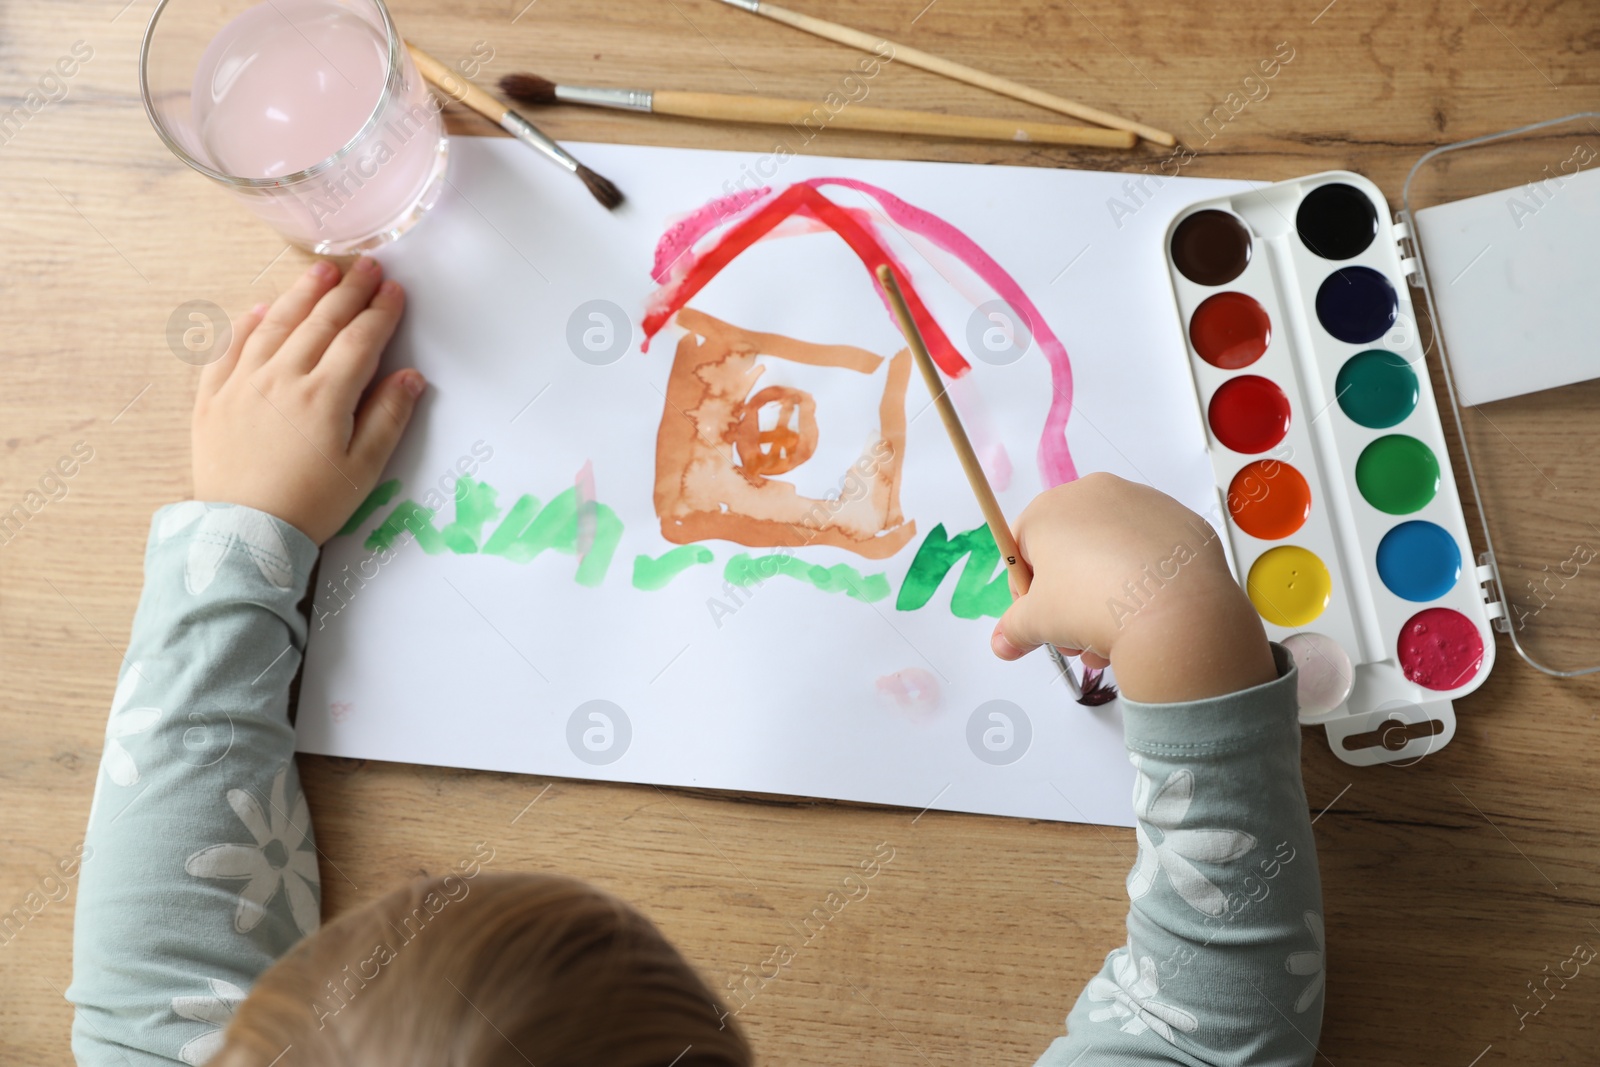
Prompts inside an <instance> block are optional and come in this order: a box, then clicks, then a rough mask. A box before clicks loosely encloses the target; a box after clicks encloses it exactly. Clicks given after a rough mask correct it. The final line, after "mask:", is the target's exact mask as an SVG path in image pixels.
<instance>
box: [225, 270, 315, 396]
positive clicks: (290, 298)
mask: <svg viewBox="0 0 1600 1067" xmlns="http://www.w3.org/2000/svg"><path fill="white" fill-rule="evenodd" d="M338 281H339V268H338V266H337V265H336V264H333V263H330V262H328V261H327V260H325V259H324V260H319V261H318V262H316V263H313V264H312V265H311V268H310V269H309V270H307V271H306V272H305V273H304V274H302V275H300V277H299V278H298V279H296V281H295V283H294V284H293V285H291V286H290V287H289V289H288V291H287V292H285V293H284V294H283V295H282V296H280V297H278V299H276V300H274V301H273V302H272V308H271V310H269V311H268V312H267V315H266V318H264V319H262V320H261V325H260V326H258V327H256V329H255V332H254V333H253V334H252V335H251V337H250V343H249V344H247V345H245V346H244V350H243V351H242V352H240V354H239V365H240V366H241V367H245V368H246V369H251V370H253V369H254V368H256V367H259V366H261V365H262V364H264V363H266V361H267V360H269V359H271V358H272V354H273V353H274V352H276V351H277V350H278V348H279V346H281V345H282V344H283V342H284V339H285V338H286V337H288V336H289V334H291V333H292V332H294V328H295V327H296V326H298V325H300V323H301V322H302V321H304V319H305V317H306V316H307V315H309V314H310V313H311V309H312V308H313V307H316V305H317V301H318V300H321V299H322V294H323V293H326V292H327V291H328V290H329V289H332V288H333V287H334V285H335V284H337V283H338Z"/></svg>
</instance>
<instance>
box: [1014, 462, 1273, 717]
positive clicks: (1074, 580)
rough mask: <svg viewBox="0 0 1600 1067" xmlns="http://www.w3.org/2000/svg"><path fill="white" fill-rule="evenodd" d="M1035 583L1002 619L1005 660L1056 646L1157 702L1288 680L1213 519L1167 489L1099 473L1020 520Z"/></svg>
mask: <svg viewBox="0 0 1600 1067" xmlns="http://www.w3.org/2000/svg"><path fill="white" fill-rule="evenodd" d="M1016 535H1017V544H1018V547H1019V548H1020V549H1021V550H1022V556H1023V558H1024V559H1026V560H1027V561H1028V562H1029V563H1030V564H1031V565H1032V566H1033V587H1032V588H1031V589H1030V590H1029V591H1028V593H1027V595H1026V596H1023V597H1020V598H1018V599H1017V601H1016V602H1015V603H1014V604H1012V605H1011V607H1010V609H1009V610H1007V611H1006V613H1005V615H1004V616H1003V617H1002V618H1001V619H1000V622H999V623H998V624H997V625H996V626H995V630H994V636H993V638H992V641H991V643H992V645H993V647H994V652H995V655H997V656H999V657H1000V658H1001V659H1017V658H1018V657H1020V656H1022V655H1024V654H1025V653H1027V652H1029V651H1032V650H1033V649H1035V648H1037V647H1038V646H1040V645H1042V644H1045V643H1049V644H1053V645H1057V646H1059V647H1061V648H1062V649H1063V650H1066V651H1068V652H1069V653H1071V652H1078V651H1081V652H1082V653H1083V656H1084V662H1085V663H1086V664H1088V665H1089V666H1094V667H1103V666H1105V665H1106V664H1107V663H1108V662H1109V663H1110V664H1111V665H1112V666H1113V667H1115V669H1116V672H1117V684H1118V685H1119V686H1121V688H1122V691H1123V693H1125V694H1126V695H1127V696H1128V697H1129V698H1130V699H1133V700H1138V701H1141V702H1145V703H1167V702H1170V701H1176V700H1197V699H1201V698H1203V697H1208V696H1220V695H1222V694H1224V693H1231V692H1235V691H1237V690H1240V689H1246V688H1249V687H1250V686H1253V685H1259V684H1261V683H1262V682H1268V681H1271V680H1272V679H1274V678H1276V677H1277V676H1278V672H1277V665H1276V664H1275V663H1274V661H1273V658H1272V651H1271V648H1270V647H1269V646H1268V644H1267V638H1266V632H1265V631H1264V630H1263V629H1262V626H1261V620H1260V618H1259V617H1258V616H1257V615H1256V611H1255V608H1254V607H1252V606H1251V604H1250V601H1249V600H1248V599H1247V598H1246V597H1245V595H1244V592H1243V590H1241V589H1240V588H1239V585H1238V583H1237V582H1236V581H1234V578H1233V575H1232V574H1231V573H1230V572H1229V570H1228V564H1227V560H1226V558H1225V557H1224V555H1223V553H1222V544H1221V542H1220V541H1219V540H1218V538H1217V536H1216V533H1215V531H1213V530H1212V529H1211V527H1210V526H1209V525H1208V524H1207V523H1206V521H1205V520H1204V519H1202V518H1201V517H1200V516H1198V515H1196V514H1195V513H1194V512H1192V511H1190V510H1189V509H1188V508H1185V507H1184V506H1183V505H1181V504H1179V503H1178V502H1177V501H1175V500H1173V499H1172V498H1171V497H1169V496H1167V495H1166V494H1165V493H1161V492H1158V491H1157V490H1155V489H1151V488H1150V487H1148V486H1144V485H1136V484H1134V483H1133V482H1127V481H1123V480H1122V479H1121V478H1117V477H1114V476H1112V475H1109V474H1091V475H1088V476H1086V477H1084V478H1080V479H1079V480H1077V481H1075V482H1070V483H1068V484H1066V485H1062V486H1058V487H1056V488H1054V489H1051V490H1050V491H1048V492H1046V493H1042V494H1040V495H1039V496H1038V497H1037V498H1035V500H1034V501H1033V503H1032V504H1030V505H1028V508H1027V510H1026V511H1024V512H1023V513H1022V518H1021V519H1020V520H1018V522H1017V529H1016Z"/></svg>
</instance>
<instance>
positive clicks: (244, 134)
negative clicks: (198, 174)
mask: <svg viewBox="0 0 1600 1067" xmlns="http://www.w3.org/2000/svg"><path fill="white" fill-rule="evenodd" d="M388 50H389V46H388V41H387V38H386V36H385V33H384V28H383V27H382V26H381V25H374V23H372V22H370V21H368V20H367V19H366V18H364V17H362V15H361V14H360V13H359V12H357V11H355V10H352V9H350V8H347V7H343V6H341V5H340V4H337V3H333V2H330V0H267V2H265V3H261V4H258V5H256V6H255V7H251V8H248V9H247V10H245V11H244V12H243V13H242V14H240V15H239V16H238V17H237V18H235V19H234V20H233V21H232V22H230V23H228V24H227V25H226V26H225V27H223V29H222V30H221V32H219V33H218V34H217V36H216V37H215V38H214V39H213V40H212V41H211V43H210V45H209V46H208V47H207V48H206V50H205V53H204V55H203V56H202V57H201V60H200V65H199V67H198V69H197V70H196V71H195V75H194V95H193V101H194V104H193V107H194V111H193V117H194V123H195V126H196V128H197V130H198V133H199V139H200V142H201V144H202V145H203V146H204V148H205V151H206V152H207V153H209V155H210V157H211V161H212V166H213V167H215V168H216V169H217V170H220V171H223V172H225V173H228V174H232V175H234V176H236V177H241V178H274V177H281V176H285V175H290V174H294V173H296V172H298V171H303V170H306V169H307V168H310V167H313V166H315V165H316V164H318V163H321V162H322V161H324V160H326V159H329V158H330V157H332V156H334V155H335V154H336V153H338V152H340V150H341V149H344V148H345V147H346V146H347V145H350V144H351V142H352V141H353V140H355V139H356V138H357V135H358V134H361V133H362V131H363V130H366V131H367V132H366V134H365V135H363V136H362V137H361V139H360V141H359V143H357V144H356V145H355V146H354V147H353V149H352V150H351V151H350V152H349V153H347V154H346V155H345V156H343V157H342V158H341V159H339V160H338V161H336V162H335V163H334V165H333V166H332V167H330V168H329V169H328V170H327V171H325V172H323V173H321V174H319V175H316V176H314V177H312V178H310V179H309V180H307V181H305V182H302V183H297V184H296V185H295V186H294V187H293V188H292V189H290V188H287V187H286V188H285V190H284V192H285V193H286V194H288V195H281V196H278V197H275V198H272V199H271V202H270V204H267V205H263V204H262V203H260V202H257V203H255V204H253V205H252V206H253V207H255V208H256V210H257V211H261V212H262V213H263V214H264V215H265V216H266V217H267V221H269V222H271V223H272V224H273V225H275V226H277V227H278V228H279V229H280V230H282V231H283V232H284V233H285V235H286V236H289V237H291V238H294V239H297V240H300V241H302V242H303V243H305V244H307V245H308V246H309V247H313V248H315V249H316V250H319V251H343V250H347V249H351V248H355V247H363V246H364V245H363V242H365V244H375V243H379V241H380V240H381V239H383V238H382V236H381V235H384V234H385V233H389V234H390V235H392V233H393V232H394V231H396V228H397V227H398V228H399V229H403V228H404V227H405V226H406V225H408V224H409V221H410V220H412V219H414V218H415V217H416V216H417V215H418V214H420V213H421V211H423V210H425V209H426V207H427V206H428V203H426V202H423V201H424V200H426V201H428V202H431V199H432V198H433V197H434V196H437V193H438V186H439V182H438V181H437V179H438V177H439V175H441V174H442V173H443V165H444V138H443V133H442V128H441V125H440V122H439V116H438V108H437V107H436V106H434V105H433V101H432V100H431V98H430V97H429V96H428V91H427V88H426V87H425V86H424V85H423V83H422V79H421V78H420V77H419V76H418V74H417V73H416V70H415V69H414V68H413V67H412V66H411V65H410V60H409V58H404V52H403V49H402V58H403V62H404V69H403V71H402V79H403V81H404V83H405V84H403V85H400V86H398V87H397V88H398V89H399V91H398V92H395V93H392V94H390V95H388V96H387V97H385V93H384V89H385V84H386V81H387V75H388V66H389V56H388ZM380 101H382V102H383V107H382V109H381V110H379V103H380ZM375 111H376V112H377V114H376V115H374V112H375ZM369 122H371V123H372V126H371V127H370V129H369V128H368V123H369ZM274 216H276V217H274ZM369 238H374V239H372V240H369Z"/></svg>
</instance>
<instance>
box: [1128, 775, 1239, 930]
mask: <svg viewBox="0 0 1600 1067" xmlns="http://www.w3.org/2000/svg"><path fill="white" fill-rule="evenodd" d="M1129 759H1131V760H1132V761H1133V765H1134V766H1135V767H1136V768H1138V771H1139V774H1138V777H1137V778H1136V779H1135V781H1134V786H1133V813H1134V815H1136V816H1137V817H1138V819H1139V825H1138V826H1137V827H1136V828H1135V831H1134V837H1135V839H1136V840H1137V841H1138V844H1139V856H1138V859H1137V861H1135V863H1134V866H1133V870H1132V871H1130V872H1128V898H1129V899H1130V900H1138V899H1139V898H1140V897H1142V896H1144V895H1145V894H1146V893H1148V892H1150V890H1151V889H1153V888H1154V887H1155V884H1156V876H1157V875H1158V874H1160V873H1161V872H1163V871H1165V872H1166V875H1167V881H1168V882H1170V883H1171V884H1172V888H1173V889H1174V890H1175V891H1176V892H1177V894H1178V895H1179V896H1180V897H1182V898H1183V899H1184V901H1185V902H1186V903H1187V904H1188V905H1189V906H1190V907H1191V908H1193V909H1194V910H1195V911H1198V912H1200V913H1201V914H1202V915H1211V916H1217V915H1221V914H1222V913H1223V912H1225V911H1227V909H1228V898H1227V895H1226V894H1225V893H1223V892H1222V890H1220V889H1218V888H1217V887H1216V886H1215V885H1213V884H1212V882H1211V880H1210V879H1209V878H1207V877H1206V876H1205V875H1203V874H1201V873H1200V872H1199V870H1197V869H1196V868H1195V866H1194V863H1193V862H1191V861H1198V862H1201V863H1231V862H1232V861H1234V860H1236V859H1238V858H1239V857H1240V856H1243V855H1244V854H1245V853H1246V852H1249V851H1250V850H1251V849H1252V848H1255V847H1256V839H1255V838H1254V837H1252V836H1251V835H1249V834H1247V833H1245V832H1244V831H1242V830H1214V829H1182V828H1180V827H1179V824H1180V823H1181V822H1183V818H1184V816H1185V815H1187V814H1188V812H1189V806H1190V805H1191V804H1193V803H1194V788H1195V787H1194V775H1193V774H1192V773H1191V772H1190V771H1188V770H1181V771H1177V772H1175V773H1173V774H1172V775H1171V776H1170V777H1169V778H1167V780H1166V781H1164V782H1162V783H1161V785H1160V786H1159V787H1157V786H1156V785H1155V782H1154V781H1153V780H1152V779H1151V777H1150V775H1149V773H1148V772H1147V771H1146V770H1145V769H1144V761H1143V760H1142V759H1141V758H1140V757H1139V756H1138V755H1132V756H1130V757H1129ZM1147 823H1148V824H1149V825H1151V826H1153V827H1155V830H1156V832H1157V834H1158V835H1159V840H1152V839H1151V836H1150V834H1149V833H1148V832H1147V831H1146V830H1145V824H1147Z"/></svg>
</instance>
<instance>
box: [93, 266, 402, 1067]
mask: <svg viewBox="0 0 1600 1067" xmlns="http://www.w3.org/2000/svg"><path fill="white" fill-rule="evenodd" d="M381 279H382V272H381V270H380V269H378V268H377V265H376V264H375V263H372V262H371V261H369V260H363V261H361V263H360V264H358V266H357V267H356V268H352V269H351V271H350V272H349V273H348V274H346V275H345V276H344V279H343V281H342V282H341V281H340V278H339V272H338V269H337V268H335V267H334V266H333V265H332V264H326V263H325V264H319V265H318V266H317V267H313V268H312V270H311V271H310V272H308V273H307V274H306V275H305V276H304V277H302V278H301V279H300V280H299V281H298V282H297V283H296V284H295V286H294V287H293V288H292V289H291V290H290V291H288V292H287V293H285V294H284V295H283V296H282V297H280V298H279V299H278V301H277V302H276V303H275V304H274V305H273V306H272V308H271V310H270V311H265V313H264V314H263V311H264V309H263V308H257V309H255V310H254V311H252V312H251V313H250V314H248V315H246V316H244V317H243V319H242V321H241V322H240V323H239V324H238V326H237V327H236V330H237V332H236V334H235V336H234V338H233V342H232V344H231V346H230V347H229V348H228V350H227V353H226V355H224V356H223V357H222V358H221V359H220V360H218V361H217V362H215V363H213V364H211V365H209V366H207V367H206V368H205V370H204V371H203V372H202V374H201V378H200V387H199V393H198V395H197V397H196V400H195V414H194V432H193V446H194V483H195V485H194V488H195V499H194V500H192V501H187V502H185V503H182V504H174V505H170V506H168V507H165V508H163V509H161V510H160V511H158V512H157V513H156V516H155V519H154V521H153V523H152V528H151V531H150V538H149V542H148V545H147V548H146V553H145V587H144V592H143V594H142V595H141V597H140V599H139V609H138V613H137V614H136V615H135V617H134V624H133V632H132V635H131V636H130V638H129V642H128V652H127V655H126V656H125V657H124V659H123V664H122V668H121V672H120V679H119V681H118V684H117V689H116V695H115V696H114V697H113V698H112V704H111V718H110V722H109V724H108V726H107V729H106V744H105V752H104V755H102V757H101V762H100V770H99V775H98V778H97V780H96V785H95V798H94V802H93V804H92V806H91V808H90V812H89V827H88V830H87V832H86V834H85V844H84V863H83V867H82V874H81V881H80V885H79V896H78V907H77V921H76V924H75V928H74V933H73V976H72V985H71V987H70V988H69V989H68V990H67V997H68V999H69V1000H71V1001H72V1002H73V1003H74V1004H75V1005H76V1006H77V1012H76V1014H75V1016H74V1020H73V1027H72V1048H73V1052H74V1054H75V1055H76V1056H77V1058H78V1061H79V1062H80V1063H84V1064H95V1065H98V1064H107V1065H138V1067H143V1065H146V1064H171V1063H174V1062H184V1063H193V1064H198V1063H202V1062H204V1060H205V1059H206V1058H207V1057H209V1055H210V1053H211V1052H212V1051H214V1049H215V1048H216V1046H217V1045H218V1044H220V1040H219V1039H220V1036H221V1034H220V1028H221V1027H222V1026H224V1025H225V1024H226V1023H227V1021H228V1019H229V1017H230V1016H231V1015H232V1012H233V1009H234V1007H235V1006H236V1005H237V1003H238V1001H239V1000H240V999H242V998H243V996H244V994H245V992H247V991H248V989H249V987H250V984H251V983H252V982H253V981H254V980H255V978H256V976H257V975H258V974H259V973H260V972H261V971H263V970H265V969H266V968H267V967H268V966H269V965H271V963H272V962H273V961H274V960H275V959H276V958H277V957H278V956H279V955H280V954H281V953H282V952H283V951H284V950H285V949H287V948H288V947H289V946H290V945H292V944H293V943H294V942H295V941H297V940H298V939H299V938H300V937H302V936H304V935H305V934H307V933H309V932H311V931H312V930H314V929H316V927H317V924H318V921H319V907H320V899H321V891H320V888H319V885H320V880H319V878H318V864H317V853H316V851H315V846H314V845H313V844H312V838H311V825H310V818H309V814H308V812H307V808H306V802H305V798H304V797H303V796H302V795H301V792H300V784H299V779H298V776H297V775H296V773H295V766H294V759H293V757H294V730H293V728H292V727H291V726H290V725H289V722H288V690H289V682H290V680H291V679H292V678H293V677H294V676H295V673H296V671H297V670H298V668H299V665H300V653H301V650H302V648H303V647H304V643H305V636H306V624H305V620H304V619H303V618H302V617H301V615H300V614H299V613H298V611H297V610H296V605H297V604H298V603H299V602H300V600H301V598H302V597H303V596H304V595H305V591H306V584H307V581H308V580H309V576H310V571H311V566H312V564H313V562H314V561H315V559H316V555H317V546H318V544H320V543H321V542H322V541H325V540H327V538H328V537H330V536H332V534H333V533H334V532H335V531H336V530H337V529H338V528H339V526H340V525H341V524H342V523H343V522H344V520H345V519H346V518H347V517H348V516H349V515H350V513H351V512H352V511H353V510H354V509H355V507H356V505H357V504H358V503H359V502H360V501H361V499H362V498H363V496H364V495H365V494H366V493H367V492H368V491H370V490H371V488H372V486H373V484H374V483H375V482H376V481H377V478H378V474H379V473H380V472H381V471H382V469H383V465H384V463H385V462H387V460H388V458H389V454H390V453H391V452H392V451H393V450H394V446H395V443H396V442H397V441H398V440H399V437H400V433H401V431H402V430H403V429H404V427H405V425H406V423H407V421H408V420H409V419H410V417H411V412H412V409H413V406H414V404H415V401H416V396H417V395H418V394H419V393H420V392H421V390H422V388H423V381H422V377H421V375H419V374H418V373H417V372H416V371H400V372H397V373H395V374H392V375H390V376H389V377H387V378H385V379H384V380H383V381H382V382H380V383H378V385H377V386H376V387H375V388H374V389H373V390H372V391H371V394H370V395H368V396H367V397H366V399H365V402H364V403H363V402H361V400H362V394H363V391H364V390H365V389H366V387H367V385H368V384H369V383H370V382H371V380H372V377H373V374H374V372H375V371H376V369H377V365H378V357H379V354H380V353H381V351H382V349H383V346H384V345H385V344H386V343H387V342H388V339H389V337H390V335H391V334H392V333H393V332H394V328H395V324H396V323H397V322H398V321H399V318H400V312H401V309H402V306H403V304H404V296H403V294H402V292H401V290H400V288H399V286H397V285H395V284H394V283H392V282H391V283H387V284H384V285H381V286H380V281H381Z"/></svg>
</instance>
